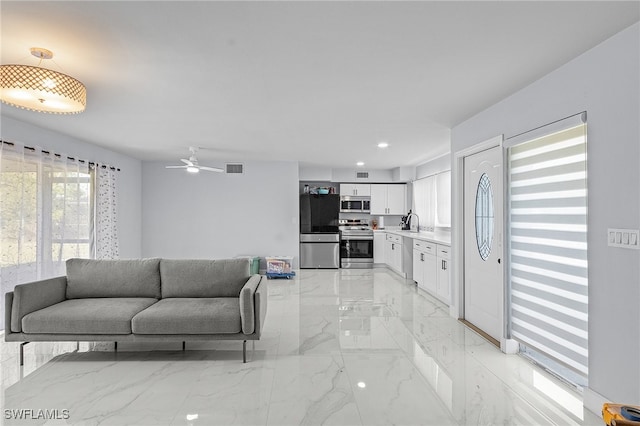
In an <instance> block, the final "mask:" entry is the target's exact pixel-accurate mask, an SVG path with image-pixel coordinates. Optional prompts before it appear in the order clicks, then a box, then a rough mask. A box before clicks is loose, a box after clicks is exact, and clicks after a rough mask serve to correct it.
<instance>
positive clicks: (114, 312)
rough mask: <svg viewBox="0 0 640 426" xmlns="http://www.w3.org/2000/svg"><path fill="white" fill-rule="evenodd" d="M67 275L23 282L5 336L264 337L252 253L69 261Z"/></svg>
mask: <svg viewBox="0 0 640 426" xmlns="http://www.w3.org/2000/svg"><path fill="white" fill-rule="evenodd" d="M66 266H67V275H66V276H64V277H57V278H51V279H47V280H42V281H36V282H32V283H28V284H20V285H17V286H16V287H15V289H14V291H13V292H9V293H7V294H6V299H5V306H6V310H5V328H6V330H5V341H7V342H23V344H22V345H21V346H20V365H22V364H23V360H24V357H23V346H24V345H25V344H26V343H28V342H50V341H71V342H81V341H90V342H92V341H110V342H116V350H117V342H141V341H182V342H183V346H182V347H183V349H184V346H185V342H186V341H194V340H199V341H202V340H242V341H243V345H242V349H243V350H242V355H243V362H246V360H247V357H246V344H247V340H258V339H260V336H261V334H262V327H263V324H264V319H265V315H266V313H267V289H266V278H263V277H262V276H261V275H257V274H255V275H251V274H250V262H249V259H223V260H186V259H180V260H178V259H141V260H90V259H70V260H68V261H67V263H66Z"/></svg>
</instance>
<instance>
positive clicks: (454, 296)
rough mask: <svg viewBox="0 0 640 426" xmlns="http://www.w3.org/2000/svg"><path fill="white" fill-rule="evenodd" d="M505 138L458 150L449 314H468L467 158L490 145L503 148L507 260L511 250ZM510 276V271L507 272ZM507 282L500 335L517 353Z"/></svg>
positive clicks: (506, 347) (507, 347)
mask: <svg viewBox="0 0 640 426" xmlns="http://www.w3.org/2000/svg"><path fill="white" fill-rule="evenodd" d="M503 141H504V135H498V136H495V137H493V138H491V139H487V140H486V141H484V142H480V143H478V144H475V145H473V146H471V147H468V148H465V149H462V150H460V151H457V152H456V153H455V154H454V161H453V164H452V169H453V171H452V173H451V178H452V190H453V191H452V192H453V197H452V204H453V218H452V219H453V223H452V227H451V229H452V240H451V242H452V244H451V246H452V247H451V248H452V255H453V271H452V272H453V276H452V281H453V283H452V284H453V285H452V286H451V302H452V303H451V306H450V308H449V314H450V315H451V316H453V317H455V318H463V317H464V289H463V287H464V158H465V157H468V156H470V155H473V154H477V153H479V152H481V151H486V150H487V149H490V148H494V147H501V148H502V163H503V167H502V170H503V200H504V202H503V213H504V214H503V218H504V220H503V232H502V236H503V237H502V240H503V241H502V247H503V251H505V253H504V254H503V256H502V258H503V259H504V260H506V258H507V253H506V250H508V248H507V246H506V245H505V235H507V233H506V224H507V218H508V216H507V214H508V211H507V200H508V199H507V194H506V186H507V185H506V183H507V180H506V167H504V164H505V163H506V161H505V158H506V155H505V152H506V150H505V148H503V146H502V144H503ZM507 263H508V262H506V261H505V262H502V265H503V266H502V268H503V274H504V272H505V265H506V264H507ZM504 276H505V277H506V274H504ZM503 283H504V289H503V290H504V291H503V301H504V304H503V306H504V309H503V312H502V323H503V324H504V327H503V330H502V336H501V338H500V350H502V352H504V353H517V352H518V348H519V345H518V343H517V342H516V341H515V340H512V339H508V338H507V336H508V334H507V333H508V330H507V322H506V319H507V318H508V313H507V309H508V300H507V294H508V292H507V289H506V286H507V280H506V279H503Z"/></svg>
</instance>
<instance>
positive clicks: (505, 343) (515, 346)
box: [500, 339, 520, 355]
mask: <svg viewBox="0 0 640 426" xmlns="http://www.w3.org/2000/svg"><path fill="white" fill-rule="evenodd" d="M500 350H501V351H502V352H503V353H505V354H510V355H513V354H517V353H518V352H520V344H519V343H518V342H517V341H515V340H513V339H501V340H500Z"/></svg>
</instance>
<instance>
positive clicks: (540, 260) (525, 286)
mask: <svg viewBox="0 0 640 426" xmlns="http://www.w3.org/2000/svg"><path fill="white" fill-rule="evenodd" d="M583 119H584V117H583V116H582V115H580V116H575V117H573V118H570V119H567V120H564V121H561V122H557V123H554V125H553V127H554V128H553V129H552V128H541V129H538V130H537V134H532V135H529V134H524V135H521V136H520V137H518V138H517V139H516V140H514V141H509V144H510V148H509V233H510V237H509V244H510V271H509V273H510V291H511V297H510V301H511V335H512V337H513V338H514V339H515V340H518V341H519V342H520V343H522V344H523V345H525V346H526V347H530V348H532V349H534V350H536V351H538V352H541V353H542V354H543V355H545V356H547V357H549V358H552V359H553V360H555V361H557V362H559V363H561V364H562V365H564V366H566V367H569V368H571V369H573V370H574V371H576V372H577V373H579V374H581V375H583V376H584V377H587V374H588V367H587V365H588V362H587V361H588V350H587V343H588V335H587V324H588V315H587V307H588V265H587V180H586V179H587V178H586V173H587V169H586V167H587V151H586V143H587V138H586V124H584V123H583Z"/></svg>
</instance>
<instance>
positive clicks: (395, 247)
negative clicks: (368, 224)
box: [384, 234, 404, 275]
mask: <svg viewBox="0 0 640 426" xmlns="http://www.w3.org/2000/svg"><path fill="white" fill-rule="evenodd" d="M384 254H385V256H384V261H385V263H386V264H387V266H389V267H390V268H391V269H393V270H394V271H396V272H397V273H399V274H400V275H404V270H403V267H402V237H400V236H398V235H393V234H386V243H385V252H384Z"/></svg>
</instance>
